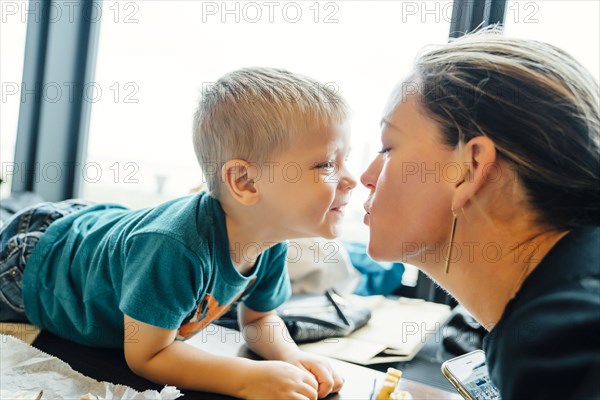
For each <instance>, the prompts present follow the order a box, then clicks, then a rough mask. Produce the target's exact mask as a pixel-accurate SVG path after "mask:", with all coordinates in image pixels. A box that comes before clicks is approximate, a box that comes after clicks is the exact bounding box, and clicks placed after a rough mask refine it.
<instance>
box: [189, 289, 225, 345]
mask: <svg viewBox="0 0 600 400" xmlns="http://www.w3.org/2000/svg"><path fill="white" fill-rule="evenodd" d="M236 300H237V299H236ZM234 301H235V300H234ZM230 307H231V303H230V304H223V305H220V304H219V302H218V301H217V299H215V298H214V297H213V295H212V294H210V293H207V294H206V296H204V300H202V303H200V305H199V306H198V308H197V309H196V315H194V317H193V318H191V319H190V322H188V323H187V324H184V325H181V327H180V328H179V331H178V334H179V336H180V337H181V338H182V339H189V338H190V337H192V336H194V335H195V334H196V333H198V332H200V331H201V330H202V329H204V328H206V327H207V326H208V324H210V323H211V322H212V321H214V320H215V319H218V318H219V317H221V315H223V314H225V313H226V312H227V310H229V308H230ZM205 308H208V310H207V311H206V315H205V316H204V318H202V319H200V318H201V317H202V312H203V311H204V309H205Z"/></svg>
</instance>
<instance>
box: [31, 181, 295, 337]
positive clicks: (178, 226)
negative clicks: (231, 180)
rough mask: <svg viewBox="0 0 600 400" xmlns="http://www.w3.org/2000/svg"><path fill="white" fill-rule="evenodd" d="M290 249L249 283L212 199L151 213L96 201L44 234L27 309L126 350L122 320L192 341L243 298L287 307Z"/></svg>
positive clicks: (279, 249)
mask: <svg viewBox="0 0 600 400" xmlns="http://www.w3.org/2000/svg"><path fill="white" fill-rule="evenodd" d="M286 251H287V245H286V244H284V243H280V244H277V245H275V246H273V247H271V248H270V249H269V250H267V251H265V252H263V253H262V254H261V255H260V257H259V258H258V260H257V262H256V266H255V268H254V269H253V271H252V274H251V275H250V276H242V275H241V274H240V273H239V272H238V271H237V270H236V269H235V267H234V266H233V264H232V262H231V258H230V252H229V239H228V237H227V232H226V225H225V215H224V213H223V210H222V208H221V206H220V204H219V202H218V201H217V200H215V199H213V198H212V197H210V196H209V195H208V194H206V193H200V194H196V195H192V196H187V197H184V198H180V199H176V200H173V201H170V202H167V203H164V204H161V205H159V206H156V207H154V208H147V209H142V210H129V209H126V208H124V207H122V206H119V205H114V204H97V205H93V206H90V207H87V208H85V209H83V210H80V211H78V212H76V213H73V214H71V215H68V216H66V217H63V218H61V219H59V220H57V221H55V222H54V223H52V224H51V225H50V227H49V228H48V230H47V231H46V233H45V234H44V235H43V236H42V237H41V239H40V240H39V243H38V245H37V246H36V247H35V248H34V250H33V253H32V254H31V257H30V259H29V261H28V262H27V267H26V268H25V273H24V276H23V300H24V305H25V312H26V314H27V317H28V318H29V319H30V320H31V321H32V322H33V323H34V324H36V325H38V326H40V327H42V328H45V329H48V330H50V331H52V332H54V333H55V334H57V335H59V336H62V337H64V338H67V339H70V340H73V341H75V342H78V343H81V344H86V345H94V346H106V347H122V346H123V337H124V333H125V327H124V325H123V314H127V315H129V316H130V317H132V318H134V319H136V320H139V321H142V322H145V323H147V324H150V325H154V326H158V327H161V328H166V329H177V330H178V338H179V339H186V338H189V337H190V336H192V335H193V334H195V333H196V332H198V331H199V330H201V329H203V328H204V327H205V326H206V325H208V323H210V322H211V321H212V320H214V319H216V318H218V317H219V316H220V315H221V314H223V313H224V312H225V311H227V309H228V308H229V307H230V305H231V303H232V302H234V301H236V300H238V299H241V300H242V301H244V303H245V304H246V305H248V307H250V308H252V309H254V310H257V311H268V310H272V309H275V308H276V307H277V306H279V305H280V304H282V303H283V302H284V301H285V300H287V298H288V297H289V296H290V293H291V289H290V285H289V279H288V275H287V269H286V268H285V256H286ZM127 332H128V333H131V334H132V335H134V334H135V328H133V329H127ZM125 339H126V340H127V338H125Z"/></svg>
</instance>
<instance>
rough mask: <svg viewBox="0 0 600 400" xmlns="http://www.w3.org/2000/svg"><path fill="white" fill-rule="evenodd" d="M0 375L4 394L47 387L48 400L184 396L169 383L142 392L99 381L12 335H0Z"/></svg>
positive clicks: (171, 397) (44, 395)
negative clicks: (85, 397) (87, 397)
mask: <svg viewBox="0 0 600 400" xmlns="http://www.w3.org/2000/svg"><path fill="white" fill-rule="evenodd" d="M0 376H1V377H2V379H0V390H2V396H3V397H5V396H9V394H10V393H12V394H15V393H18V392H25V393H34V394H37V393H39V391H40V390H43V396H42V399H44V400H49V399H69V400H73V399H75V400H76V399H80V398H81V397H82V396H84V395H86V394H91V396H95V397H98V398H102V399H107V400H108V399H114V400H117V399H119V400H120V399H134V400H142V399H164V400H172V399H176V398H178V397H180V396H181V393H180V392H179V390H178V389H177V388H175V387H173V386H165V387H164V388H163V389H162V390H161V391H160V393H159V392H157V391H156V390H146V391H144V392H138V391H136V390H134V389H132V388H130V387H128V386H124V385H115V384H112V383H109V382H98V381H96V380H95V379H92V378H89V377H87V376H84V375H82V374H80V373H79V372H77V371H75V370H73V369H72V368H71V367H70V366H69V364H67V363H65V362H64V361H62V360H59V359H58V358H56V357H53V356H50V355H48V354H46V353H44V352H42V351H40V350H38V349H36V348H34V347H32V346H30V345H28V344H27V343H25V342H22V341H21V340H19V339H17V338H15V337H13V336H8V335H0ZM34 398H35V397H34ZM92 398H94V397H92Z"/></svg>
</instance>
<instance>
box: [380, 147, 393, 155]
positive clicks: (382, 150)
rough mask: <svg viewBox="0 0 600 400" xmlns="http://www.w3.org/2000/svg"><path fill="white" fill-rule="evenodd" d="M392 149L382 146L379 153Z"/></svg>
mask: <svg viewBox="0 0 600 400" xmlns="http://www.w3.org/2000/svg"><path fill="white" fill-rule="evenodd" d="M389 151H390V148H389V147H382V148H381V150H379V151H378V153H379V154H385V153H388V152H389Z"/></svg>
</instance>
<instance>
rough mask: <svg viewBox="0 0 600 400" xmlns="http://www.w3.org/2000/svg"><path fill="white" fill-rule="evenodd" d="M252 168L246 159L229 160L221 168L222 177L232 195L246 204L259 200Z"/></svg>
mask: <svg viewBox="0 0 600 400" xmlns="http://www.w3.org/2000/svg"><path fill="white" fill-rule="evenodd" d="M255 169H256V168H254V170H255ZM252 170H253V169H252V168H251V165H250V163H249V162H247V161H245V160H229V161H227V162H226V163H225V164H223V168H221V178H222V179H223V182H224V183H225V186H226V187H227V189H228V190H229V193H230V194H231V197H233V198H234V199H235V200H237V201H238V202H240V203H242V204H244V205H252V204H256V202H257V201H258V190H257V189H256V185H255V182H254V177H252V176H250V173H251V171H252Z"/></svg>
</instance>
